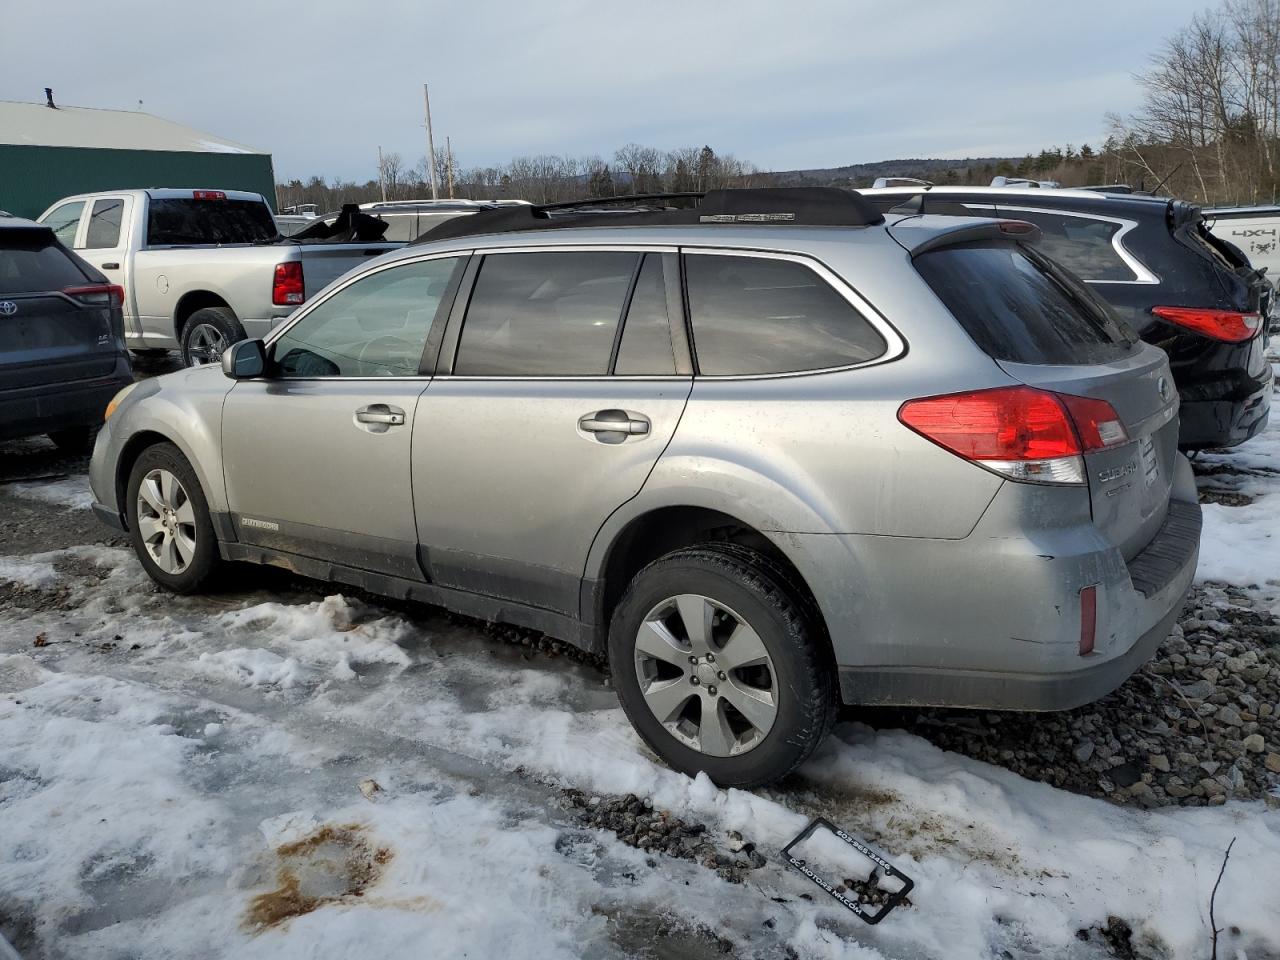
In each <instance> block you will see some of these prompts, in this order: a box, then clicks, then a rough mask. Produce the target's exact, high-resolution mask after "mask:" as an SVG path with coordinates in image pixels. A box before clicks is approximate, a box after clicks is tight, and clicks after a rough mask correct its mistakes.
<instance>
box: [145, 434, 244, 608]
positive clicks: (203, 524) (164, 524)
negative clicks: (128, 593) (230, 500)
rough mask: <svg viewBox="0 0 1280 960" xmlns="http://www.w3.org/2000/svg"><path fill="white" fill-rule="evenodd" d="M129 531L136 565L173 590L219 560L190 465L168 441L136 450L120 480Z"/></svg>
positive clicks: (202, 580)
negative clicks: (139, 452)
mask: <svg viewBox="0 0 1280 960" xmlns="http://www.w3.org/2000/svg"><path fill="white" fill-rule="evenodd" d="M125 510H126V512H127V518H128V521H129V536H130V539H132V541H133V550H134V552H135V553H136V554H137V555H138V559H139V560H140V561H141V562H142V567H143V569H144V570H146V571H147V575H148V576H149V577H151V579H152V580H154V581H155V582H156V583H158V584H160V586H162V587H165V588H166V589H168V590H172V591H173V592H174V593H194V592H196V591H197V590H200V589H201V588H202V587H204V586H206V585H208V583H209V582H210V581H211V580H212V579H213V577H214V576H215V575H216V573H217V572H218V569H219V567H220V566H222V560H221V557H220V556H219V554H218V540H217V536H216V535H215V534H214V532H213V523H212V521H211V520H210V519H209V504H208V502H207V501H206V500H205V497H204V490H202V489H201V487H200V481H199V479H197V477H196V472H195V470H193V469H192V467H191V464H190V463H188V462H187V458H186V457H184V456H183V455H182V451H181V450H179V449H178V448H177V447H176V446H174V445H173V444H171V443H158V444H156V445H155V446H152V447H148V448H147V449H146V450H144V451H142V455H141V456H139V457H138V460H137V462H136V463H134V465H133V469H132V470H131V471H130V472H129V482H128V483H127V484H126V486H125Z"/></svg>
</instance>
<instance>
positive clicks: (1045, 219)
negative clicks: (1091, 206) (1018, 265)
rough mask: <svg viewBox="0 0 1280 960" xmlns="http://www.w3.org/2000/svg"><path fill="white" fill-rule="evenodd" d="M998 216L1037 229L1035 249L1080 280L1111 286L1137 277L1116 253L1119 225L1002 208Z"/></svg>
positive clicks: (1092, 219)
mask: <svg viewBox="0 0 1280 960" xmlns="http://www.w3.org/2000/svg"><path fill="white" fill-rule="evenodd" d="M1000 213H1001V214H1002V215H1007V216H1009V217H1012V218H1014V219H1017V220H1026V221H1027V222H1028V223H1034V224H1035V225H1036V226H1037V227H1039V228H1040V243H1039V244H1038V247H1037V248H1038V249H1039V250H1042V251H1043V252H1044V253H1045V254H1046V255H1047V256H1050V257H1052V258H1053V259H1054V260H1056V261H1058V263H1060V264H1062V265H1063V266H1064V267H1066V268H1067V269H1068V270H1070V271H1071V272H1072V273H1074V274H1075V275H1076V276H1078V277H1079V278H1080V279H1081V280H1092V281H1094V282H1103V283H1106V282H1113V283H1114V282H1116V281H1123V280H1136V279H1137V274H1135V273H1134V272H1133V269H1132V268H1131V267H1130V266H1129V265H1128V264H1127V263H1125V261H1124V258H1123V257H1121V256H1120V253H1119V251H1118V250H1116V246H1115V238H1116V234H1118V233H1119V232H1120V230H1121V227H1122V224H1119V223H1115V222H1113V221H1110V220H1099V219H1097V218H1095V217H1084V216H1073V215H1070V214H1065V213H1044V212H1032V211H1029V210H1018V209H1016V208H1005V207H1001V208H1000Z"/></svg>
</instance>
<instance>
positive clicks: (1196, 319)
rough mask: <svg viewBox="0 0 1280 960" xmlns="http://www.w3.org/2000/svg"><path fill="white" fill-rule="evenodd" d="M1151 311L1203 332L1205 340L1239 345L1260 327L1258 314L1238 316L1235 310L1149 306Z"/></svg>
mask: <svg viewBox="0 0 1280 960" xmlns="http://www.w3.org/2000/svg"><path fill="white" fill-rule="evenodd" d="M1151 312H1152V313H1154V314H1155V315H1156V316H1157V317H1160V318H1161V319H1162V320H1168V321H1169V322H1170V323H1174V324H1177V325H1178V326H1180V327H1185V328H1186V329H1188V330H1194V331H1195V332H1196V333H1203V334H1204V335H1205V336H1206V337H1212V338H1213V339H1215V340H1222V341H1225V342H1226V343H1243V342H1244V341H1245V340H1248V339H1250V338H1251V337H1253V335H1254V334H1256V333H1257V332H1258V330H1259V329H1261V327H1262V315H1261V314H1259V313H1241V312H1240V311H1238V310H1211V309H1208V308H1201V307H1152V308H1151Z"/></svg>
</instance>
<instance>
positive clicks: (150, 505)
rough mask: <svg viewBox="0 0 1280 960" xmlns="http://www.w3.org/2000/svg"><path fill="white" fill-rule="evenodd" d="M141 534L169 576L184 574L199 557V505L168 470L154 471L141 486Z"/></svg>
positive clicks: (149, 549)
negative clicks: (197, 531) (196, 556)
mask: <svg viewBox="0 0 1280 960" xmlns="http://www.w3.org/2000/svg"><path fill="white" fill-rule="evenodd" d="M138 532H139V533H140V534H141V535H142V543H143V546H145V547H146V549H147V553H148V554H149V555H150V557H151V559H152V561H154V562H155V565H156V566H157V567H159V568H160V569H161V570H163V571H164V572H165V573H167V574H170V575H177V574H179V573H182V571H184V570H186V569H187V566H188V564H190V563H191V559H192V557H194V556H195V552H196V511H195V504H193V503H192V502H191V498H190V496H188V495H187V491H186V488H185V487H183V485H182V483H181V481H179V480H178V478H177V477H175V476H174V475H173V474H172V473H170V472H169V471H168V470H165V469H162V468H157V469H155V470H152V471H151V472H150V473H148V474H147V475H146V476H144V477H143V478H142V483H141V484H140V485H139V486H138Z"/></svg>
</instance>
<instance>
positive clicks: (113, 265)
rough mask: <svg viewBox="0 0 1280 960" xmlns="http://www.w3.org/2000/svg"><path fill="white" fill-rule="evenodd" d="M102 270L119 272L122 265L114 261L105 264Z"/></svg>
mask: <svg viewBox="0 0 1280 960" xmlns="http://www.w3.org/2000/svg"><path fill="white" fill-rule="evenodd" d="M102 269H103V270H119V269H120V264H118V263H116V262H115V261H114V260H110V261H108V262H107V263H104V264H103V265H102Z"/></svg>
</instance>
